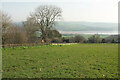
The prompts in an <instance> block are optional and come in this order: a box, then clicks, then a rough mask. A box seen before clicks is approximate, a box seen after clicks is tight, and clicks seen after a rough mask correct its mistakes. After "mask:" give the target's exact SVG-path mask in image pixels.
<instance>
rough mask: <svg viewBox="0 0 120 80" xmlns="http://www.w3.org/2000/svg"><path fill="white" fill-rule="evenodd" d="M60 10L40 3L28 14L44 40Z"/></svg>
mask: <svg viewBox="0 0 120 80" xmlns="http://www.w3.org/2000/svg"><path fill="white" fill-rule="evenodd" d="M61 13H62V10H61V8H59V7H56V6H52V5H41V6H39V7H38V8H37V9H36V10H35V12H34V13H33V14H31V15H30V17H29V19H31V20H32V21H33V22H34V23H35V24H37V26H38V27H39V30H40V31H41V33H42V35H41V37H42V39H43V40H46V39H47V37H48V31H49V30H51V29H52V27H53V26H54V25H55V21H57V20H59V19H60V18H61Z"/></svg>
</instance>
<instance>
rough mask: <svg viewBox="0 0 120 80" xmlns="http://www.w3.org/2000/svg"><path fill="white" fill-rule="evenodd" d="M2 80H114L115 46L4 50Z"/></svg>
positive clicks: (82, 45)
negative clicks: (97, 79) (55, 79)
mask: <svg viewBox="0 0 120 80" xmlns="http://www.w3.org/2000/svg"><path fill="white" fill-rule="evenodd" d="M2 51H3V54H2V55H3V56H2V57H3V59H2V60H3V78H41V77H42V78H53V77H54V78H117V74H118V71H117V70H118V44H71V45H44V46H34V47H16V48H4V49H3V50H2Z"/></svg>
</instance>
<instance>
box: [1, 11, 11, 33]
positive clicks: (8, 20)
mask: <svg viewBox="0 0 120 80" xmlns="http://www.w3.org/2000/svg"><path fill="white" fill-rule="evenodd" d="M11 22H12V20H11V17H10V16H8V14H6V13H2V32H4V31H5V30H6V29H7V28H8V27H9V26H10V25H11Z"/></svg>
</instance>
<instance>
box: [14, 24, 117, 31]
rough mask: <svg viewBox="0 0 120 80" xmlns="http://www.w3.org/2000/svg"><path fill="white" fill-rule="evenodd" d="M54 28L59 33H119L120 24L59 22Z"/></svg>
mask: <svg viewBox="0 0 120 80" xmlns="http://www.w3.org/2000/svg"><path fill="white" fill-rule="evenodd" d="M15 24H17V25H19V26H22V23H21V22H15ZM54 28H55V29H57V30H59V31H118V24H117V23H102V22H57V24H56V26H55V27H54Z"/></svg>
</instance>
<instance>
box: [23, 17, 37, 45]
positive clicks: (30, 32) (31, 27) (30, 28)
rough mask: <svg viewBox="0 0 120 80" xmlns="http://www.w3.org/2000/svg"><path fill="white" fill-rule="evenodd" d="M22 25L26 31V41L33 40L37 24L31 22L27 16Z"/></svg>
mask: <svg viewBox="0 0 120 80" xmlns="http://www.w3.org/2000/svg"><path fill="white" fill-rule="evenodd" d="M23 26H24V28H25V31H26V33H27V37H28V42H29V43H32V42H34V41H35V38H36V37H35V33H36V31H38V29H39V28H38V26H37V25H36V24H35V23H34V22H33V19H31V18H28V19H27V21H25V22H23Z"/></svg>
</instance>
